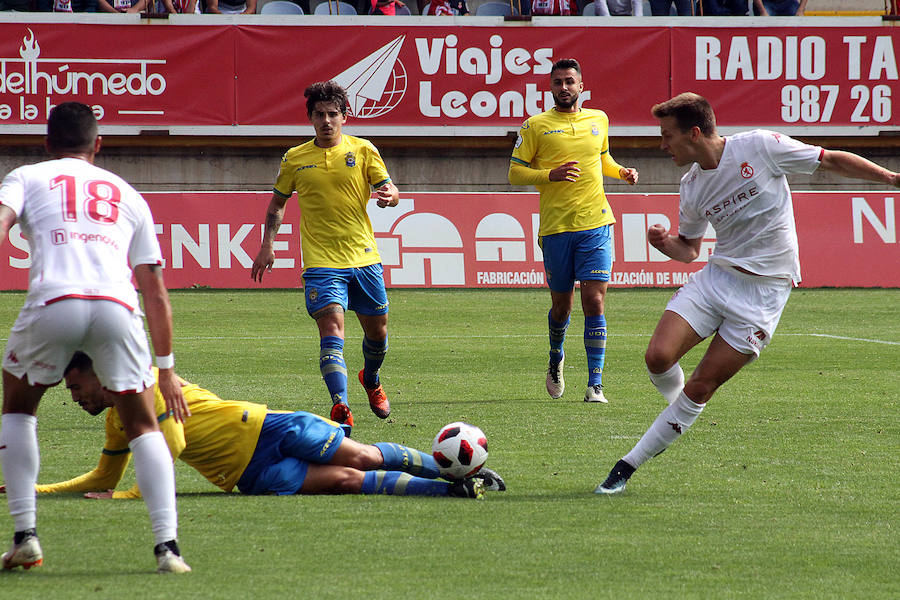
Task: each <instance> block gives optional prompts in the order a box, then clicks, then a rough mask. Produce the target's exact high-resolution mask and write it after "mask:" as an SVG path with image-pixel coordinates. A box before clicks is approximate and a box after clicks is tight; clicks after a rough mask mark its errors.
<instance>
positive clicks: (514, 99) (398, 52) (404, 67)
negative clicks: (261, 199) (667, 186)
mask: <svg viewBox="0 0 900 600" xmlns="http://www.w3.org/2000/svg"><path fill="white" fill-rule="evenodd" d="M297 40H303V44H304V45H308V47H311V48H326V47H327V48H328V52H309V53H307V52H301V53H298V54H297V56H302V60H298V61H296V62H293V63H291V65H290V66H291V69H290V77H284V76H283V75H282V73H283V67H282V66H281V63H280V61H279V66H278V68H260V66H261V65H266V64H271V56H272V48H290V47H297ZM668 40H669V32H668V30H667V29H663V28H651V27H628V28H625V27H606V28H598V29H589V28H585V27H553V28H538V27H527V28H522V27H514V28H513V27H499V28H495V27H465V26H459V25H456V24H454V25H452V26H446V27H441V26H434V27H421V26H419V27H413V26H410V27H366V28H365V29H364V32H363V33H362V34H361V33H360V28H359V27H341V26H334V27H327V28H326V27H290V28H288V27H263V26H256V27H250V26H241V27H239V28H238V37H237V42H236V46H237V47H238V48H239V49H240V51H239V52H238V54H237V56H236V59H235V60H236V65H237V81H238V87H237V92H238V96H237V122H238V123H240V124H242V125H280V124H298V125H306V124H307V120H306V109H305V106H304V105H303V100H304V98H303V90H304V88H305V87H306V86H307V85H309V83H311V82H314V81H323V80H327V79H334V80H335V81H337V82H338V83H340V84H341V85H342V86H343V87H344V88H345V89H346V90H347V94H348V97H349V100H350V108H351V112H352V114H353V117H354V124H355V125H376V126H390V127H392V126H415V127H419V126H465V127H484V126H501V125H502V126H505V127H506V128H507V129H515V128H517V127H518V126H519V125H521V124H522V121H524V120H525V119H526V118H528V117H529V116H531V115H535V114H538V113H541V112H543V111H544V110H548V109H550V108H552V106H553V98H552V96H551V94H550V68H551V66H552V65H553V62H554V61H556V60H559V59H561V58H566V57H570V56H577V57H578V60H579V62H581V65H582V69H583V72H584V82H585V89H584V92H583V93H582V101H583V102H584V104H585V106H590V107H596V108H602V109H603V110H605V111H606V112H607V113H608V114H609V115H611V119H612V121H613V123H614V124H616V125H620V126H621V125H655V121H653V120H652V118H651V116H650V113H649V110H650V106H651V104H653V103H655V102H660V101H662V100H665V99H666V98H668V93H669V59H668V54H669V49H668ZM273 67H274V65H273ZM623 69H627V71H628V73H632V74H640V76H639V77H627V78H623ZM625 79H628V80H629V81H631V82H632V85H633V86H634V88H633V89H631V90H628V89H626V87H627V86H626V87H623V88H620V87H619V85H620V84H622V83H623V82H624V81H625ZM614 82H615V83H614ZM613 83H614V85H615V88H616V89H615V91H613V90H612V89H611V87H610V86H611V85H613ZM636 98H640V99H641V100H640V101H636Z"/></svg>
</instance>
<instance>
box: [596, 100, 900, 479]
mask: <svg viewBox="0 0 900 600" xmlns="http://www.w3.org/2000/svg"><path fill="white" fill-rule="evenodd" d="M652 112H653V116H654V117H656V119H657V120H658V121H659V126H660V130H661V135H662V144H661V145H660V147H661V148H662V149H663V150H665V151H666V152H668V153H669V154H670V155H672V159H673V160H674V161H675V164H677V165H678V166H684V165H691V168H690V170H689V171H688V172H687V174H685V175H684V177H682V179H681V190H680V195H681V201H680V204H679V215H678V219H679V222H678V233H677V234H673V233H670V232H669V231H667V230H666V229H665V228H664V227H663V226H661V225H653V226H652V227H650V229H649V231H648V239H649V241H650V243H651V244H653V246H654V247H655V248H657V249H658V250H659V251H661V252H662V253H663V254H665V255H666V256H669V257H670V258H673V259H675V260H678V261H681V262H685V263H689V262H691V261H693V260H695V259H696V258H697V257H698V256H699V253H700V242H701V240H702V238H703V234H704V232H705V231H706V227H707V224H708V223H709V224H712V226H713V228H714V229H715V231H716V248H715V251H714V252H713V254H712V255H711V256H710V258H709V262H708V264H707V265H706V266H705V267H703V269H701V270H700V271H699V272H698V273H696V275H695V276H694V277H693V279H692V280H691V281H690V282H689V283H687V284H686V285H685V286H684V287H682V288H681V289H680V290H678V291H677V292H676V293H675V295H674V296H672V299H671V300H670V301H669V303H668V305H667V306H666V310H665V312H664V313H663V315H662V318H661V319H660V320H659V323H658V324H657V326H656V330H655V331H654V332H653V336H652V337H651V339H650V344H649V346H648V347H647V352H646V355H645V360H646V363H647V369H648V371H649V373H650V381H652V382H653V384H654V385H655V386H656V388H657V389H658V390H659V392H660V393H661V394H662V395H663V397H665V399H666V401H667V402H668V404H669V405H668V407H666V409H665V410H663V411H662V413H661V414H660V415H659V417H657V419H656V421H654V423H653V424H652V425H651V426H650V428H649V429H648V430H647V432H646V433H645V434H644V435H643V437H642V438H641V439H640V440H639V441H638V443H637V444H636V445H635V446H634V448H633V449H632V450H631V452H629V453H628V454H626V455H625V456H624V457H623V458H622V460H620V461H619V462H618V463H616V465H615V466H614V467H613V469H612V471H611V472H610V474H609V476H608V477H607V478H606V480H605V481H604V482H603V483H601V484H600V485H599V486H597V489H596V490H595V492H596V493H600V494H615V493H619V492H621V491H623V490H624V489H625V483H626V482H627V481H628V478H629V477H631V475H632V474H633V473H634V471H635V470H636V469H637V468H638V467H640V466H641V465H642V464H643V463H644V462H645V461H647V460H648V459H650V458H652V457H654V456H656V455H658V454H659V453H660V452H662V451H663V450H665V449H666V448H668V447H669V446H670V445H671V444H672V443H673V442H674V441H675V440H676V439H678V438H679V437H680V436H681V435H682V434H683V433H684V432H685V431H686V430H687V428H688V427H690V426H691V424H693V423H694V421H695V420H696V419H697V417H698V416H699V414H700V412H701V411H702V410H703V407H704V406H705V405H706V402H707V401H708V400H709V399H710V398H711V397H712V395H713V393H714V392H715V391H716V389H718V388H719V386H721V385H722V384H723V383H725V382H726V381H728V379H730V378H731V377H732V376H733V375H734V374H735V373H737V372H738V371H739V370H740V369H741V368H742V367H743V366H744V365H746V364H748V363H750V362H751V361H753V360H755V359H756V358H757V357H758V356H759V353H760V351H761V350H762V349H763V348H765V347H766V346H767V345H768V343H769V342H770V341H771V340H772V335H773V334H774V333H775V328H776V326H777V325H778V320H779V319H780V318H781V312H782V310H783V309H784V306H785V303H786V302H787V299H788V295H789V294H790V291H791V285H792V284H794V285H796V284H799V283H800V261H799V258H798V249H797V233H796V229H795V226H794V212H793V207H792V204H791V192H790V188H789V187H788V183H787V178H786V175H787V174H788V173H807V174H809V173H813V172H814V171H815V170H816V169H820V168H821V169H825V170H827V171H831V172H834V173H837V174H838V175H842V176H844V177H852V178H857V179H866V180H870V181H877V182H882V183H885V184H888V185H892V186H895V187H900V175H898V174H897V173H894V172H892V171H889V170H887V169H885V168H883V167H880V166H878V165H876V164H875V163H873V162H870V161H869V160H866V159H865V158H863V157H861V156H858V155H856V154H852V153H849V152H841V151H833V150H825V149H823V148H820V147H817V146H810V145H807V144H804V143H801V142H798V141H796V140H793V139H791V138H789V137H788V136H786V135H782V134H780V133H775V132H772V131H765V130H761V129H757V130H753V131H746V132H742V133H738V134H736V135H733V136H729V137H727V138H725V137H722V136H720V135H719V133H718V132H717V131H716V119H715V115H714V114H713V110H712V107H711V106H710V105H709V103H708V102H707V101H706V99H704V98H703V97H701V96H698V95H697V94H693V93H684V94H679V95H678V96H675V97H674V98H672V99H670V100H667V101H666V102H663V103H661V104H657V105H656V106H654V107H653V111H652ZM711 335H714V337H713V339H712V341H711V342H710V344H709V347H708V348H707V350H706V353H705V354H704V356H703V359H702V360H701V361H700V363H699V364H698V365H697V367H696V368H695V369H694V371H693V373H691V376H690V378H689V379H688V381H687V382H686V383H685V380H684V372H683V371H682V370H681V366H680V365H679V364H678V361H679V359H680V358H681V357H682V356H684V355H685V354H686V353H687V352H688V350H690V349H691V348H693V347H694V346H696V345H697V344H699V343H700V342H701V341H702V340H703V339H705V338H707V337H709V336H711Z"/></svg>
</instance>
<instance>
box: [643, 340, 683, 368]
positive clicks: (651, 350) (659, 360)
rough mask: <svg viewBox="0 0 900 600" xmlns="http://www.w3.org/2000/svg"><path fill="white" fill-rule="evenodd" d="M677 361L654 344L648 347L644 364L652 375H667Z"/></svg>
mask: <svg viewBox="0 0 900 600" xmlns="http://www.w3.org/2000/svg"><path fill="white" fill-rule="evenodd" d="M676 360H677V359H676V357H675V356H673V355H672V354H671V353H670V352H666V351H665V350H664V349H663V348H660V347H659V346H657V345H655V344H653V343H652V342H651V343H650V345H649V346H647V351H646V352H645V353H644V362H645V363H646V364H647V369H649V370H650V372H651V373H665V372H666V371H668V370H669V369H671V368H672V365H674V364H675V362H676Z"/></svg>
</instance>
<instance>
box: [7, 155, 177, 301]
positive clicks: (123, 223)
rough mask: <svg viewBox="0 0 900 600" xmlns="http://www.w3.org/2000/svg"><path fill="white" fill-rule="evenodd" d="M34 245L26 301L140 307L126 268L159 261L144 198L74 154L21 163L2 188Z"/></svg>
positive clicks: (120, 181) (120, 180)
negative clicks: (94, 301)
mask: <svg viewBox="0 0 900 600" xmlns="http://www.w3.org/2000/svg"><path fill="white" fill-rule="evenodd" d="M0 204H3V205H5V206H8V207H9V208H11V209H12V210H13V211H15V213H16V215H17V221H18V223H19V224H20V226H21V228H22V234H23V236H24V237H25V238H26V239H27V240H28V242H29V244H30V246H31V260H32V266H31V269H30V278H29V279H30V280H29V282H28V296H27V298H26V301H25V306H26V307H27V306H34V305H45V304H48V303H52V302H56V301H59V300H62V299H65V298H84V299H98V300H113V301H115V302H118V303H119V304H122V305H124V306H126V307H128V308H129V309H130V310H133V311H134V310H137V309H138V298H137V293H136V292H135V289H134V285H133V284H132V282H131V275H132V274H131V268H130V266H131V265H139V264H157V265H161V264H162V254H161V252H160V248H159V242H158V241H157V239H156V233H155V231H154V227H153V217H152V216H151V214H150V209H149V207H148V206H147V203H146V201H145V200H144V199H143V197H141V195H140V194H138V193H137V191H135V190H134V188H132V187H131V186H130V185H129V184H128V183H126V182H125V181H124V180H123V179H122V178H120V177H118V176H117V175H115V174H113V173H110V172H109V171H106V170H104V169H101V168H99V167H97V166H94V165H92V164H90V163H88V162H87V161H84V160H80V159H78V158H61V159H57V160H49V161H45V162H40V163H37V164H33V165H25V166H22V167H19V168H17V169H15V170H14V171H12V172H11V173H9V174H8V175H7V176H6V177H5V178H4V180H3V184H2V186H0Z"/></svg>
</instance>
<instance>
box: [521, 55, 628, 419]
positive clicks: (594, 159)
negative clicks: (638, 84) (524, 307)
mask: <svg viewBox="0 0 900 600" xmlns="http://www.w3.org/2000/svg"><path fill="white" fill-rule="evenodd" d="M550 89H551V92H552V94H553V100H554V103H555V106H554V107H553V108H552V109H550V110H548V111H545V112H543V113H541V114H539V115H535V116H533V117H531V118H529V119H528V120H527V121H525V123H523V124H522V128H521V130H520V132H519V137H518V138H517V139H516V146H515V149H514V150H513V153H512V157H511V158H510V165H509V182H510V183H511V184H513V185H534V186H535V187H536V188H537V189H538V191H539V192H540V194H541V202H540V218H541V225H540V229H539V230H538V236H539V237H538V242H539V244H540V246H541V250H542V251H543V253H544V270H545V271H546V274H547V284H548V285H549V287H550V299H551V307H550V312H549V314H548V315H547V320H548V324H549V330H550V362H549V364H548V367H547V392H548V393H549V394H550V397H551V398H559V397H561V396H562V394H563V391H564V390H565V379H564V378H563V364H564V359H565V353H564V352H563V341H564V340H565V336H566V329H567V328H568V327H569V315H570V314H571V312H572V301H573V298H574V290H575V280H578V281H580V282H581V307H582V309H583V311H584V347H585V350H586V351H587V362H588V387H587V392H585V395H584V401H585V402H606V398H605V397H604V395H603V363H604V360H605V356H606V316H605V315H604V312H603V304H604V298H605V296H606V288H607V286H608V285H609V274H610V270H611V268H612V244H613V240H612V235H611V232H610V225H612V224H613V223H615V222H616V219H615V218H614V217H613V214H612V209H611V208H610V207H609V203H608V202H607V201H606V194H604V192H603V176H604V175H606V176H608V177H615V178H616V179H622V180H624V181H626V182H628V183H629V184H631V185H634V184H635V183H637V180H638V172H637V170H635V169H631V168H626V167H623V166H621V165H619V164H618V163H617V162H616V161H615V160H613V158H612V156H610V154H609V136H608V128H609V119H608V118H607V116H606V113H604V112H603V111H602V110H591V109H585V108H580V107H579V106H578V95H579V94H580V93H581V92H582V91H583V90H584V83H583V81H582V79H581V66H580V65H579V64H578V61H576V60H574V59H571V58H567V59H563V60H560V61H557V62H556V63H555V64H554V65H553V67H552V69H551V71H550Z"/></svg>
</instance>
